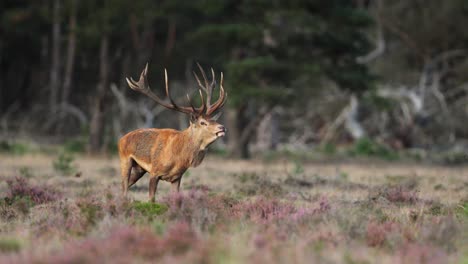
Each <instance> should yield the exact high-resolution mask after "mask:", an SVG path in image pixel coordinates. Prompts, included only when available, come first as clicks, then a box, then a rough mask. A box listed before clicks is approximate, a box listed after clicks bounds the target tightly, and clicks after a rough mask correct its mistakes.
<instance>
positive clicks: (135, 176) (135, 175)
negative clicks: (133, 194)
mask: <svg viewBox="0 0 468 264" xmlns="http://www.w3.org/2000/svg"><path fill="white" fill-rule="evenodd" d="M145 173H146V171H145V170H144V169H143V168H142V167H141V166H140V165H138V164H134V165H133V167H132V172H131V174H130V178H129V179H128V188H130V187H132V185H133V184H135V183H136V182H137V181H138V180H139V179H140V178H141V177H143V175H145Z"/></svg>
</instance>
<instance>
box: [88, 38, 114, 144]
mask: <svg viewBox="0 0 468 264" xmlns="http://www.w3.org/2000/svg"><path fill="white" fill-rule="evenodd" d="M108 84H109V39H108V37H107V35H106V34H103V35H102V36H101V47H100V51H99V83H98V85H97V92H96V95H95V96H94V98H93V99H94V100H93V105H92V106H91V109H92V111H91V122H90V125H89V142H88V153H97V152H99V151H100V149H101V147H102V135H103V128H104V104H103V101H104V98H105V95H106V91H107V88H108V86H109V85H108Z"/></svg>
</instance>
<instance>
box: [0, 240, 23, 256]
mask: <svg viewBox="0 0 468 264" xmlns="http://www.w3.org/2000/svg"><path fill="white" fill-rule="evenodd" d="M20 249H21V244H20V243H19V242H18V241H17V240H15V239H12V238H1V239H0V252H3V253H9V252H18V251H19V250H20Z"/></svg>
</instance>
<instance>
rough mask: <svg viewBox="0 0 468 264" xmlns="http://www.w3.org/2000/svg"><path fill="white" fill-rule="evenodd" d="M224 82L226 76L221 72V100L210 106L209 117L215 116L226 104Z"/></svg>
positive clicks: (207, 112)
mask: <svg viewBox="0 0 468 264" xmlns="http://www.w3.org/2000/svg"><path fill="white" fill-rule="evenodd" d="M223 80H224V75H223V73H222V72H221V80H220V82H219V98H218V100H217V101H216V102H215V103H214V104H212V105H209V106H208V109H207V110H206V114H207V115H211V114H213V113H214V112H215V111H216V110H218V109H220V108H221V107H223V106H224V104H225V103H226V96H227V93H226V91H225V90H224V87H223Z"/></svg>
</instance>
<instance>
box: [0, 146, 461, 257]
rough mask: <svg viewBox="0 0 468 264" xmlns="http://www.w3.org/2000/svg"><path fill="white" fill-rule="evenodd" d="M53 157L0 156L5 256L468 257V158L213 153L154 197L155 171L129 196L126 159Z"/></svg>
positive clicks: (0, 232)
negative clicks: (69, 163)
mask: <svg viewBox="0 0 468 264" xmlns="http://www.w3.org/2000/svg"><path fill="white" fill-rule="evenodd" d="M54 159H55V158H54V157H51V156H46V155H25V156H0V169H1V172H0V177H2V179H3V181H2V183H1V184H0V193H2V195H0V196H1V197H3V198H2V200H1V201H2V202H1V204H0V262H13V263H24V262H37V263H44V262H46V263H70V262H79V263H83V262H99V263H101V262H113V263H115V262H122V263H128V261H134V262H153V261H156V260H158V261H159V262H171V263H172V262H184V263H185V262H189V263H197V262H200V263H202V262H203V263H207V262H208V263H219V262H231V263H243V262H246V261H248V262H253V261H255V262H260V263H267V262H268V263H282V262H291V260H293V261H295V262H299V263H310V262H318V263H322V262H329V263H376V262H379V263H447V262H452V263H466V261H468V246H467V245H468V215H467V214H468V213H467V212H468V208H467V206H468V167H441V166H422V165H418V164H401V163H383V162H376V161H366V162H364V161H360V162H354V163H350V162H347V163H322V164H319V163H310V164H297V163H293V162H288V161H286V160H284V161H282V160H277V161H275V162H270V163H267V162H260V161H234V160H221V159H214V158H209V159H208V160H206V161H205V162H204V163H203V164H202V165H201V166H200V167H199V168H196V169H191V170H190V171H189V173H188V174H186V175H185V176H184V179H183V181H182V190H183V193H181V194H178V195H171V194H169V184H167V183H165V182H162V183H161V184H160V185H159V189H158V194H157V198H156V199H157V201H158V203H159V204H157V205H154V206H153V205H151V204H147V203H145V201H146V200H147V196H148V193H147V188H148V177H144V178H143V179H142V180H140V181H139V182H138V183H137V184H136V186H134V187H132V188H131V191H130V199H129V200H125V199H122V198H120V188H119V187H120V176H119V175H120V172H119V170H118V160H117V159H116V158H105V157H82V156H80V157H78V158H77V159H76V160H75V162H74V163H75V166H76V168H77V170H78V171H79V172H80V173H79V177H75V176H73V175H71V176H64V175H62V174H60V173H59V172H56V171H54V168H53V166H52V164H53V161H54ZM17 176H21V177H22V179H23V178H26V183H24V181H22V180H21V181H20V183H21V185H22V186H23V185H24V186H25V185H27V187H28V186H29V187H28V188H26V187H24V188H19V191H17V192H15V194H12V190H11V188H12V187H11V184H10V185H8V184H7V181H9V182H10V183H11V182H12V181H13V182H15V177H17ZM44 190H46V191H47V192H54V194H57V195H53V196H50V197H51V198H50V197H49V196H46V197H47V199H48V200H46V201H45V202H41V203H38V202H36V201H42V200H38V198H37V197H36V196H37V195H36V194H37V193H39V194H40V195H42V196H40V197H44V192H43V191H44ZM34 195H36V196H34ZM34 197H36V198H34ZM135 200H136V201H143V202H138V203H135V202H133V201H135ZM63 249H64V250H63ZM60 252H62V253H60ZM63 252H66V253H63ZM463 261H465V262H463Z"/></svg>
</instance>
